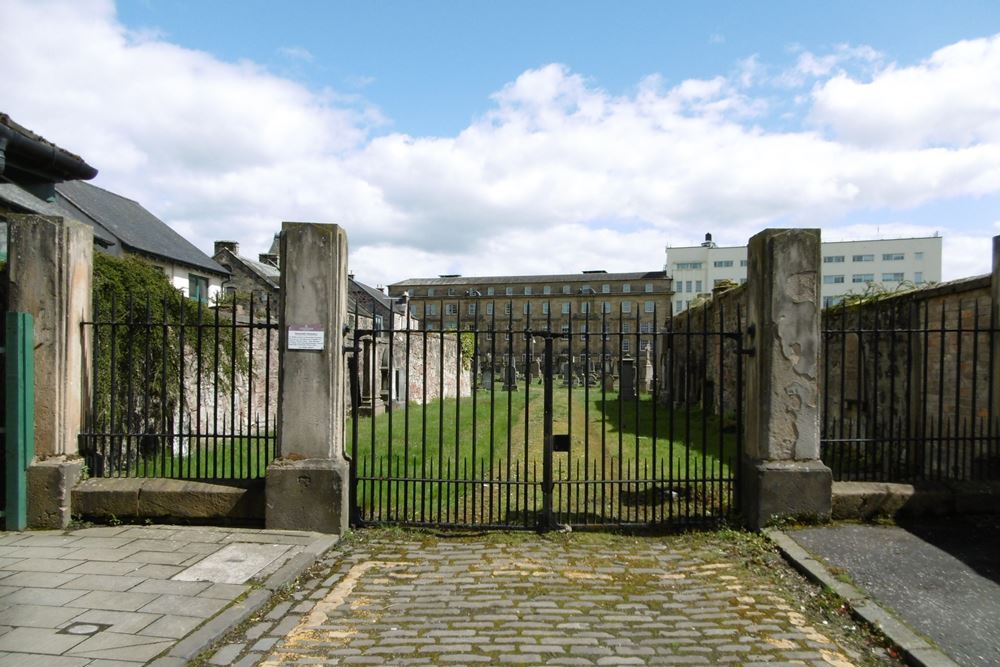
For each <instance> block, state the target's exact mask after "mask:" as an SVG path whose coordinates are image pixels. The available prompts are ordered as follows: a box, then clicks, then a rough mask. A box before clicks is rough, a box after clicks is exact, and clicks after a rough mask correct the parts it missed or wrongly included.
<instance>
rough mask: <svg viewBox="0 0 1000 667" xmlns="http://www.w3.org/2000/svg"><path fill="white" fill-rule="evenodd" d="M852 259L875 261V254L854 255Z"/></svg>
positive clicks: (856, 260)
mask: <svg viewBox="0 0 1000 667" xmlns="http://www.w3.org/2000/svg"><path fill="white" fill-rule="evenodd" d="M851 259H852V260H853V261H855V262H874V261H875V255H854V256H853V257H851Z"/></svg>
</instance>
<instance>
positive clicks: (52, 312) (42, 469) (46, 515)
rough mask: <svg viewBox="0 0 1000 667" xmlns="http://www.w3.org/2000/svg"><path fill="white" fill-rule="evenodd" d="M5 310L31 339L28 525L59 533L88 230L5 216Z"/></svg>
mask: <svg viewBox="0 0 1000 667" xmlns="http://www.w3.org/2000/svg"><path fill="white" fill-rule="evenodd" d="M7 218H8V248H7V264H8V270H9V276H10V282H9V290H10V300H9V306H8V307H9V309H10V310H11V311H17V312H24V313H31V314H32V316H33V318H34V337H35V458H34V460H33V461H32V462H31V465H30V466H29V467H28V517H27V518H28V526H29V527H31V528H65V527H66V526H68V525H69V521H70V518H71V517H70V491H71V490H72V488H73V486H74V485H75V484H76V483H77V482H78V481H79V479H80V474H81V472H82V470H83V461H82V460H81V459H80V457H79V455H78V446H77V442H78V438H79V435H80V430H81V428H82V426H83V417H84V414H85V409H86V406H87V405H88V404H89V403H90V391H91V378H90V368H91V367H90V331H89V329H88V330H85V329H84V327H83V326H82V322H83V321H84V320H86V319H89V318H90V315H91V301H92V294H91V282H92V280H93V264H94V232H93V230H92V229H91V228H90V227H89V226H88V225H85V224H84V223H82V222H78V221H76V220H72V219H64V218H55V217H42V216H37V215H9V216H7Z"/></svg>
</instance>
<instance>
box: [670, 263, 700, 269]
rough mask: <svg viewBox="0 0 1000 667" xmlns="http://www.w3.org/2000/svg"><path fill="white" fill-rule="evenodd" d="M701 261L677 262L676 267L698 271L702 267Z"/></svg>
mask: <svg viewBox="0 0 1000 667" xmlns="http://www.w3.org/2000/svg"><path fill="white" fill-rule="evenodd" d="M701 265H702V263H701V262H677V263H676V264H674V268H675V269H677V270H678V271H696V270H698V269H700V268H701Z"/></svg>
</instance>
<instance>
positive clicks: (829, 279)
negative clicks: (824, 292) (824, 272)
mask: <svg viewBox="0 0 1000 667" xmlns="http://www.w3.org/2000/svg"><path fill="white" fill-rule="evenodd" d="M843 282H844V276H823V284H824V285H839V284H841V283H843Z"/></svg>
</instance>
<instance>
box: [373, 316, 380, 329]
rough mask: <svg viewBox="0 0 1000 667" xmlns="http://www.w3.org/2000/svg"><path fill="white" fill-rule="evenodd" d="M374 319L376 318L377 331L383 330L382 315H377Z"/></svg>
mask: <svg viewBox="0 0 1000 667" xmlns="http://www.w3.org/2000/svg"><path fill="white" fill-rule="evenodd" d="M374 319H375V331H382V316H381V315H376V316H375V318H374Z"/></svg>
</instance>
